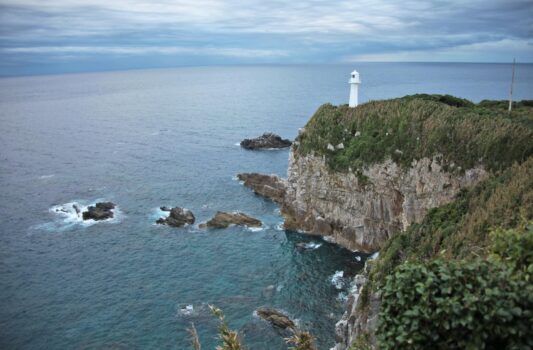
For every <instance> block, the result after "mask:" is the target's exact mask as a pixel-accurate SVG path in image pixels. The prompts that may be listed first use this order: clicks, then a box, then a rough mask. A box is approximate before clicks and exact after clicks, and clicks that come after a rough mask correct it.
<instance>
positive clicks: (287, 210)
mask: <svg viewBox="0 0 533 350" xmlns="http://www.w3.org/2000/svg"><path fill="white" fill-rule="evenodd" d="M438 158H439V157H438V156H435V157H433V158H432V159H429V158H423V159H420V160H418V161H416V160H415V161H413V163H412V164H411V167H410V168H407V169H404V168H401V167H400V166H398V165H397V164H396V163H394V162H393V161H392V160H387V161H384V162H382V163H378V164H374V165H371V166H369V167H368V168H366V169H365V170H363V171H362V174H361V173H360V174H355V173H353V172H346V173H343V172H334V171H331V170H330V169H328V166H327V164H326V161H325V158H324V157H323V156H316V155H312V154H308V155H299V154H297V153H295V152H294V149H293V150H292V151H291V153H290V156H289V169H288V178H287V188H286V195H285V199H284V202H283V205H282V209H281V211H282V214H283V216H284V217H285V228H286V229H291V230H301V231H304V232H307V233H310V234H317V235H323V236H328V237H329V238H330V239H331V240H332V241H334V242H336V243H337V244H339V245H341V246H344V247H346V248H348V249H351V250H358V251H364V252H374V251H376V250H379V249H380V247H381V246H382V245H383V243H384V242H385V241H386V240H387V239H388V238H390V237H391V236H392V235H393V234H395V233H396V232H399V231H402V230H404V229H405V228H407V227H408V226H409V225H410V224H411V223H414V222H420V221H421V220H422V219H423V218H424V216H425V214H426V212H427V211H428V209H431V208H434V207H438V206H441V205H443V204H446V203H448V202H450V201H451V200H452V199H453V198H454V196H455V195H456V194H457V193H458V192H459V191H460V190H461V188H464V187H466V186H471V185H473V184H476V183H477V182H479V181H481V180H483V179H485V178H487V177H488V172H487V171H485V170H484V169H483V168H482V167H476V168H472V169H468V170H466V171H464V172H463V173H460V172H459V171H456V172H455V173H453V172H448V171H444V170H443V167H442V166H441V165H440V164H439V162H438V160H437V159H438Z"/></svg>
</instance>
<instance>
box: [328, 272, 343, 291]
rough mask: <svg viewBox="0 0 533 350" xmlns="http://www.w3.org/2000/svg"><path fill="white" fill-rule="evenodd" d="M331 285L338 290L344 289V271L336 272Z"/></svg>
mask: <svg viewBox="0 0 533 350" xmlns="http://www.w3.org/2000/svg"><path fill="white" fill-rule="evenodd" d="M331 283H332V284H333V285H334V286H335V288H337V289H342V288H343V287H344V271H336V272H335V273H334V274H333V276H332V277H331Z"/></svg>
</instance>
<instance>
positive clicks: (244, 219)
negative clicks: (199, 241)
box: [200, 211, 263, 228]
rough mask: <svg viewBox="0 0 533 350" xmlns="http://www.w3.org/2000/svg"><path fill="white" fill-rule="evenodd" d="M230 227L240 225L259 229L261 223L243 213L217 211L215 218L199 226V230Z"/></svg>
mask: <svg viewBox="0 0 533 350" xmlns="http://www.w3.org/2000/svg"><path fill="white" fill-rule="evenodd" d="M230 225H240V226H248V227H261V226H262V225H263V223H262V222H261V221H259V220H257V219H255V218H253V217H251V216H248V215H246V214H244V213H240V212H235V213H226V212H223V211H219V212H217V213H216V214H215V216H214V217H213V218H212V219H211V220H209V221H208V222H206V223H204V224H200V228H206V227H211V228H226V227H229V226H230Z"/></svg>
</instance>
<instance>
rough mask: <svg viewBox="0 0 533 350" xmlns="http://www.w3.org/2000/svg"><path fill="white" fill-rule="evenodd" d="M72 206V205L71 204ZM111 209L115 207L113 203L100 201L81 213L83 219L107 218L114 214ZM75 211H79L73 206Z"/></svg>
mask: <svg viewBox="0 0 533 350" xmlns="http://www.w3.org/2000/svg"><path fill="white" fill-rule="evenodd" d="M73 207H74V206H73ZM113 209H115V204H114V203H111V202H100V203H96V204H95V205H94V206H92V205H91V206H89V207H88V208H87V211H84V212H83V213H82V217H83V220H96V221H98V220H107V219H111V218H112V217H113V215H114V213H113ZM74 210H76V212H78V211H79V208H78V207H77V206H75V207H74Z"/></svg>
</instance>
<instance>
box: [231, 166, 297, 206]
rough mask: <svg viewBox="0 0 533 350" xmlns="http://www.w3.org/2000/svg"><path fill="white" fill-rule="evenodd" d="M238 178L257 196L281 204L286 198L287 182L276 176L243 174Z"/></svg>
mask: <svg viewBox="0 0 533 350" xmlns="http://www.w3.org/2000/svg"><path fill="white" fill-rule="evenodd" d="M237 178H238V179H239V180H240V181H243V182H244V186H246V187H248V188H251V189H252V190H253V191H254V193H255V194H257V195H260V196H263V197H266V198H269V199H271V200H273V201H274V202H276V203H279V204H281V203H282V202H283V200H284V198H285V190H286V187H287V185H286V184H285V180H283V179H281V178H279V177H277V176H276V175H263V174H258V173H242V174H238V175H237Z"/></svg>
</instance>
